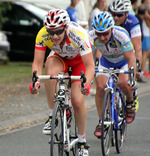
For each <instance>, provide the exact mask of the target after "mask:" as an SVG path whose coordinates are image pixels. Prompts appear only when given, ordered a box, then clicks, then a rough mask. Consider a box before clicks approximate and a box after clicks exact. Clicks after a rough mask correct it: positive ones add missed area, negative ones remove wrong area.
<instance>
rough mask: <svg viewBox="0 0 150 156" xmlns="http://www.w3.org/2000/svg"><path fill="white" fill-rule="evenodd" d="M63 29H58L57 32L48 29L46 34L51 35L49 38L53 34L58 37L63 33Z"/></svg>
mask: <svg viewBox="0 0 150 156" xmlns="http://www.w3.org/2000/svg"><path fill="white" fill-rule="evenodd" d="M64 30H65V28H63V29H60V30H57V31H51V30H50V29H47V32H48V33H49V34H50V35H51V36H54V35H55V34H56V35H57V36H58V35H61V34H62V33H63V32H64Z"/></svg>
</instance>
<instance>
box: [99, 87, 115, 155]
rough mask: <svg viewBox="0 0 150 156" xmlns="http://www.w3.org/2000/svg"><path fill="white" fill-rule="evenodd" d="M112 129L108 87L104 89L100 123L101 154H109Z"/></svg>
mask: <svg viewBox="0 0 150 156" xmlns="http://www.w3.org/2000/svg"><path fill="white" fill-rule="evenodd" d="M112 131H113V127H112V117H111V90H110V89H109V88H108V89H106V91H105V97H104V103H103V112H102V123H101V147H102V154H103V156H107V155H109V152H110V145H111V141H112Z"/></svg>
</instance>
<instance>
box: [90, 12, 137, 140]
mask: <svg viewBox="0 0 150 156" xmlns="http://www.w3.org/2000/svg"><path fill="white" fill-rule="evenodd" d="M93 28H94V30H91V31H90V32H89V35H90V37H91V38H92V40H93V43H94V46H95V47H96V48H98V49H99V51H100V52H101V53H102V56H101V58H100V62H99V65H98V68H99V69H101V68H102V69H105V68H111V67H113V68H119V69H125V70H128V68H130V67H134V70H135V71H136V63H135V55H134V51H133V47H132V43H131V41H130V37H129V34H128V32H127V31H126V30H125V29H124V28H122V27H120V26H114V19H113V17H112V15H111V14H110V13H108V12H106V11H104V12H101V13H100V14H99V15H97V16H95V17H94V20H93ZM107 80H108V74H104V73H96V96H95V102H96V107H97V111H98V116H99V123H98V125H97V126H96V129H95V132H94V135H95V136H96V137H98V138H100V137H101V115H102V107H103V100H104V94H105V92H104V89H105V87H106V83H107ZM128 80H129V75H127V74H119V81H118V86H119V87H120V89H121V90H122V91H123V93H124V94H125V95H126V107H127V108H126V121H127V123H128V124H130V123H132V121H133V120H134V118H135V108H134V102H133V91H134V90H135V87H136V85H134V86H131V85H128V84H127V82H129V81H128Z"/></svg>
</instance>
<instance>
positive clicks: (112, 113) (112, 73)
mask: <svg viewBox="0 0 150 156" xmlns="http://www.w3.org/2000/svg"><path fill="white" fill-rule="evenodd" d="M95 72H96V73H97V72H99V73H108V74H109V77H108V81H107V83H106V85H107V86H106V88H105V96H104V102H103V112H102V117H101V129H102V132H101V134H102V136H101V147H102V154H103V156H107V155H108V154H109V152H110V143H111V139H113V138H114V137H113V130H114V132H115V144H116V151H117V152H118V153H120V150H121V148H122V145H123V140H124V135H125V132H126V123H125V112H126V104H125V99H124V94H123V93H122V91H121V90H120V88H119V87H118V84H117V83H118V76H117V74H119V73H124V74H130V82H131V84H133V83H134V82H133V76H134V74H133V72H134V70H133V68H131V70H129V71H125V70H122V69H114V68H110V69H95ZM116 93H118V94H119V95H118V97H117V98H118V100H119V101H118V106H117V101H115V100H116V99H115V96H116V95H117V94H116ZM119 105H120V106H119ZM112 144H113V145H114V141H113V140H112Z"/></svg>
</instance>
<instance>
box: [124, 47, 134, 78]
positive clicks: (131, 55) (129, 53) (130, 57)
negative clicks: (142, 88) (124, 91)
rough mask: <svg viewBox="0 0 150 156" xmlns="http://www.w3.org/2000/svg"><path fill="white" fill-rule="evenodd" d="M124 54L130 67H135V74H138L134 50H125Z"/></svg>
mask: <svg viewBox="0 0 150 156" xmlns="http://www.w3.org/2000/svg"><path fill="white" fill-rule="evenodd" d="M123 54H124V57H125V59H126V61H127V63H128V67H129V68H130V67H133V68H134V75H136V58H135V55H134V52H133V50H130V51H127V52H124V53H123ZM134 78H135V77H134Z"/></svg>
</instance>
